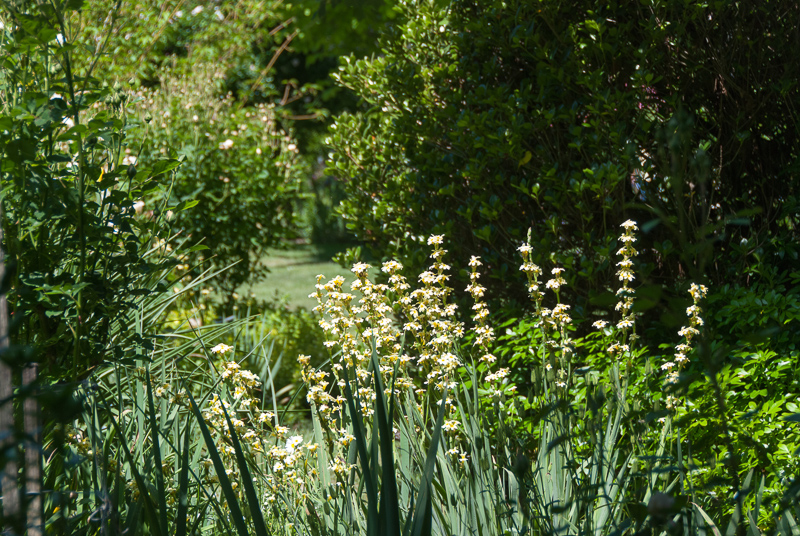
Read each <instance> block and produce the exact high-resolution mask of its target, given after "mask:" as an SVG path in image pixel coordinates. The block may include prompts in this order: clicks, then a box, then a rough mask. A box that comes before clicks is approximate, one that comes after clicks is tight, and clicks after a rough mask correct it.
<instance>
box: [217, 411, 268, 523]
mask: <svg viewBox="0 0 800 536" xmlns="http://www.w3.org/2000/svg"><path fill="white" fill-rule="evenodd" d="M221 407H222V413H223V414H224V415H225V422H227V423H228V430H229V431H230V433H231V442H232V443H233V450H234V451H236V464H237V465H238V466H239V471H240V473H241V475H242V486H244V494H245V497H247V503H248V505H249V506H250V515H251V516H252V518H253V526H254V528H255V531H256V536H269V531H268V530H267V527H266V525H265V524H264V516H263V515H262V514H261V504H260V503H259V500H258V494H257V493H256V489H255V487H254V486H253V477H252V475H251V474H250V469H249V468H248V467H247V460H245V458H244V452H243V451H242V445H241V444H240V443H239V437H238V434H237V433H236V429H235V428H234V427H233V422H231V418H230V416H229V415H228V411H227V410H226V409H225V405H224V404H222V405H221Z"/></svg>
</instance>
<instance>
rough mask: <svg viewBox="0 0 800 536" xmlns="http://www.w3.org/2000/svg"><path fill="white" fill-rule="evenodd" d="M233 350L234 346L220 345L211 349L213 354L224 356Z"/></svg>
mask: <svg viewBox="0 0 800 536" xmlns="http://www.w3.org/2000/svg"><path fill="white" fill-rule="evenodd" d="M231 350H233V346H228V345H227V344H223V343H219V344H218V345H216V346H215V347H214V348H212V349H211V353H212V354H224V353H226V352H229V351H231Z"/></svg>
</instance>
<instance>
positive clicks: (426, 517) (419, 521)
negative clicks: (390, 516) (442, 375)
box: [410, 389, 447, 536]
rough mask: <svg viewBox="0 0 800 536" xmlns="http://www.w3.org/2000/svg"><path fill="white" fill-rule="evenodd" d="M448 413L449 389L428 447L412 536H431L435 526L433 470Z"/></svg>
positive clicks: (440, 407)
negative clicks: (432, 489) (446, 413)
mask: <svg viewBox="0 0 800 536" xmlns="http://www.w3.org/2000/svg"><path fill="white" fill-rule="evenodd" d="M446 411H447V389H445V390H444V391H443V392H442V401H441V403H440V405H439V415H438V416H437V417H436V425H435V426H434V427H433V434H432V436H431V444H430V446H429V447H428V454H427V456H426V458H425V471H424V472H423V473H422V482H421V483H420V489H419V494H418V496H417V502H416V505H415V507H414V517H413V521H412V524H411V532H410V536H430V534H431V530H432V525H433V508H432V504H431V503H432V494H431V482H432V481H433V470H434V468H435V466H436V454H437V452H438V450H439V441H440V439H441V437H442V425H443V424H444V414H445V412H446Z"/></svg>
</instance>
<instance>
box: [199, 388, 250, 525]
mask: <svg viewBox="0 0 800 536" xmlns="http://www.w3.org/2000/svg"><path fill="white" fill-rule="evenodd" d="M186 394H187V395H188V396H189V402H191V404H192V412H193V413H194V416H195V418H196V419H197V423H198V424H199V425H200V432H201V433H202V434H203V440H204V441H205V443H206V449H208V455H209V457H210V458H211V461H212V463H213V464H214V472H215V473H216V474H217V478H218V479H219V487H220V488H221V489H222V494H223V495H224V496H225V501H226V502H227V503H228V508H230V511H231V516H230V517H231V521H232V522H233V526H234V527H236V532H237V533H238V534H239V536H249V532H248V531H247V525H245V522H244V516H243V515H242V509H241V508H240V507H239V501H238V500H237V499H236V493H235V492H234V491H233V487H232V486H231V481H230V479H229V478H228V473H227V472H226V471H225V464H224V463H222V458H221V457H220V455H219V451H218V450H217V446H216V444H215V443H214V438H213V437H211V432H209V430H208V425H206V421H205V419H204V418H203V415H202V413H200V409H199V408H198V407H197V402H195V401H194V397H193V396H192V393H191V392H190V391H189V390H188V389H187V390H186Z"/></svg>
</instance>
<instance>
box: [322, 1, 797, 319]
mask: <svg viewBox="0 0 800 536" xmlns="http://www.w3.org/2000/svg"><path fill="white" fill-rule="evenodd" d="M399 9H400V10H401V11H402V20H404V23H403V24H401V25H399V26H398V27H397V28H393V29H391V30H388V31H386V32H385V33H384V36H383V40H382V48H383V53H382V54H381V55H377V56H375V57H373V58H370V59H366V58H365V59H356V58H353V57H351V58H344V59H343V61H342V66H341V69H340V73H339V74H338V80H339V81H340V83H341V84H343V85H344V86H345V87H348V88H351V89H352V90H353V91H355V92H356V93H357V94H358V95H359V96H361V98H363V99H364V100H365V101H366V102H367V103H369V104H370V105H371V106H372V107H371V108H370V110H369V111H367V112H362V113H355V114H343V115H342V116H341V117H339V118H338V119H337V122H336V124H335V125H334V126H333V127H332V130H331V136H330V144H331V147H332V158H331V161H330V164H329V172H330V173H331V174H333V175H334V176H335V177H337V178H339V179H340V180H342V181H343V183H344V185H345V188H346V190H347V192H348V198H347V199H346V200H345V202H344V203H343V204H342V207H341V214H342V216H343V217H344V218H345V219H346V221H347V223H348V226H349V227H350V228H351V229H352V231H353V232H354V233H355V234H356V235H357V237H358V238H359V239H361V240H364V241H365V242H367V243H369V244H370V245H372V247H374V248H375V250H376V251H377V254H378V256H380V255H387V256H397V257H398V258H399V259H400V260H401V261H402V262H403V263H404V264H406V265H408V266H410V267H414V268H415V269H417V268H421V267H422V266H423V265H424V261H423V259H424V255H423V254H422V253H421V248H422V247H423V246H424V243H423V240H422V237H424V236H426V235H427V234H429V233H430V232H435V233H439V232H443V233H446V234H447V235H448V236H450V237H451V238H452V240H453V244H454V246H453V247H454V248H455V249H454V252H455V253H456V254H458V255H459V256H469V255H473V254H474V255H481V256H483V257H484V259H485V261H486V262H487V265H488V266H490V267H491V271H492V274H493V276H492V277H493V278H494V279H495V280H496V281H493V282H492V283H491V284H490V287H491V288H492V291H493V293H492V294H493V295H494V296H501V295H502V296H506V297H512V296H513V292H512V291H511V290H510V289H512V288H515V287H514V284H513V283H512V282H511V281H510V280H509V278H511V279H513V277H514V270H512V269H511V266H513V258H514V255H513V250H514V249H515V247H516V246H515V244H516V243H518V242H519V241H520V240H522V239H523V237H524V236H525V231H526V229H528V228H529V227H531V226H532V227H533V244H534V245H535V246H536V249H535V250H536V252H537V253H536V255H537V258H536V261H537V262H539V263H543V262H545V260H547V257H549V256H552V257H553V258H554V260H556V261H557V262H559V263H562V264H563V265H564V266H565V268H566V269H567V273H568V274H569V276H568V277H570V279H571V281H572V279H573V278H574V279H575V281H574V284H572V285H571V288H572V290H571V292H573V293H575V294H576V295H577V296H576V300H577V301H576V303H575V305H576V307H583V306H584V305H585V304H586V303H587V300H588V299H591V298H596V299H599V297H600V295H602V294H603V291H604V288H603V285H604V281H605V280H606V279H607V277H608V276H609V275H610V273H611V271H612V269H611V266H610V265H609V262H610V260H611V255H610V251H612V247H613V245H612V241H613V236H612V234H613V231H612V227H613V225H612V221H614V220H615V219H616V218H617V217H619V215H620V214H622V215H623V217H633V218H635V219H638V220H639V221H648V220H652V224H649V225H647V227H646V229H647V230H648V231H649V233H650V235H651V236H652V237H653V238H652V242H653V244H655V246H654V248H653V249H652V250H648V251H645V252H643V254H644V258H645V259H647V260H648V264H650V265H651V267H652V271H650V272H649V274H646V276H647V279H648V280H649V281H650V282H652V283H654V284H656V285H658V286H659V287H660V286H661V285H667V286H669V285H671V284H672V282H674V281H676V280H677V281H678V282H680V281H682V279H683V278H685V277H686V276H687V275H688V276H690V277H692V278H694V279H699V278H700V277H708V281H709V282H712V283H714V284H715V285H719V284H721V283H723V282H728V283H733V282H742V281H743V278H744V273H743V271H742V270H740V269H739V267H740V265H741V263H742V262H747V261H744V260H743V259H742V257H741V254H742V251H741V248H740V247H739V243H740V241H741V240H742V239H743V238H745V239H747V240H748V241H749V243H750V244H752V247H762V248H763V251H764V253H763V255H762V256H761V257H760V259H761V260H760V261H759V262H766V263H768V264H770V265H774V266H776V267H777V268H778V270H779V271H783V272H785V271H787V270H789V269H790V267H791V263H793V262H795V260H796V259H797V248H796V244H797V229H798V227H797V223H798V220H797V216H796V215H797V193H798V179H797V169H798V168H797V151H796V146H797V128H796V126H797V125H796V121H795V120H794V119H793V118H790V117H788V116H786V114H784V113H783V112H782V109H783V107H785V106H789V105H790V104H789V103H790V102H792V99H794V98H795V97H796V95H797V92H798V90H800V70H798V67H797V66H796V62H795V63H792V65H793V66H792V68H789V69H785V68H784V66H785V65H787V61H789V58H791V57H792V56H793V51H792V46H791V45H789V43H792V42H793V41H794V40H795V38H796V36H797V32H798V30H797V27H796V25H795V24H794V23H793V22H791V21H792V20H793V17H792V15H790V14H792V13H794V12H795V8H794V7H793V6H791V5H790V4H788V3H782V2H778V3H771V4H769V5H768V6H767V5H758V6H750V5H743V4H741V3H739V2H732V1H726V2H718V3H716V4H714V5H713V6H712V5H707V6H706V5H700V4H697V5H691V6H686V5H683V4H681V5H680V6H679V5H678V4H675V3H670V2H656V3H655V4H653V5H652V6H650V7H648V8H647V9H645V8H643V7H642V6H640V5H638V4H616V3H601V4H598V5H593V6H591V7H590V8H589V7H587V6H586V5H585V4H582V3H564V2H538V3H530V2H506V1H502V2H501V1H499V0H498V1H492V0H485V1H477V2H476V1H470V0H465V1H458V2H454V3H450V4H447V3H443V2H435V1H433V2H430V1H418V2H417V1H409V2H403V3H401V4H400V7H399ZM487 21H491V22H487ZM753 43H758V46H757V48H758V52H757V53H756V52H753V49H752V47H753ZM789 63H791V62H790V61H789ZM743 80H746V82H742V83H740V82H739V81H743ZM656 224H660V225H656ZM654 225H656V226H655V227H654ZM539 256H541V257H539ZM790 259H791V260H790Z"/></svg>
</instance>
